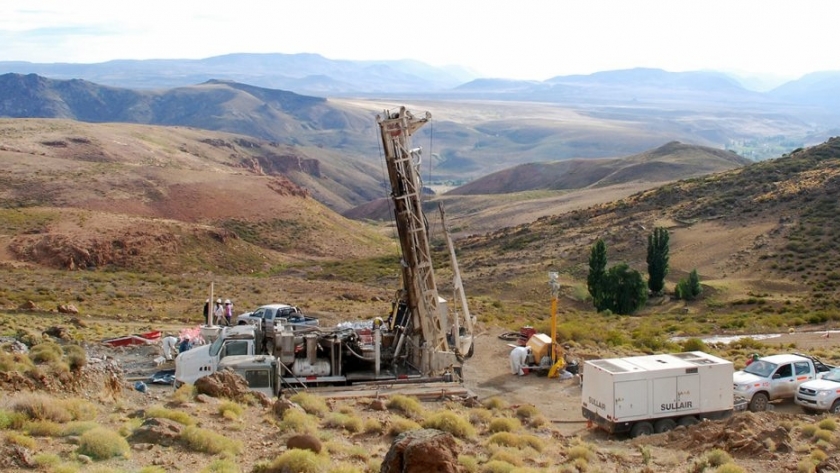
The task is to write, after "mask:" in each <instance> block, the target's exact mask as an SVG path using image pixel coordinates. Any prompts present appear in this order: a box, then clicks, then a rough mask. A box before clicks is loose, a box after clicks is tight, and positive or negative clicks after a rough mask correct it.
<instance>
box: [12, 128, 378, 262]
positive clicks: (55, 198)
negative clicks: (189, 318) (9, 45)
mask: <svg viewBox="0 0 840 473" xmlns="http://www.w3.org/2000/svg"><path fill="white" fill-rule="evenodd" d="M0 136H2V137H3V145H2V147H0V212H2V214H1V215H2V216H0V235H2V236H0V244H2V247H3V248H4V250H3V251H0V255H5V256H6V257H11V258H13V259H14V260H16V261H23V262H28V263H34V264H36V265H37V264H44V265H47V266H49V267H94V266H96V267H100V266H107V265H116V266H120V267H129V268H135V269H142V268H143V267H144V265H147V264H148V265H151V267H154V268H157V269H159V270H162V271H166V270H174V271H181V270H185V269H186V270H189V269H197V268H202V267H211V268H215V269H218V270H221V271H239V270H246V271H261V270H264V269H266V266H269V267H270V266H273V265H276V264H280V263H282V262H283V261H289V260H290V259H299V258H305V259H319V258H325V257H329V258H331V257H333V256H334V255H335V254H336V253H337V252H338V250H337V248H341V252H342V253H343V254H346V255H349V256H359V257H362V256H371V255H377V254H382V253H386V252H388V251H391V249H392V247H391V245H390V244H389V242H388V241H387V240H386V239H383V238H381V237H380V236H379V235H378V234H377V233H376V232H375V231H373V230H371V229H369V228H366V227H365V226H363V225H361V224H358V223H356V222H352V221H349V220H345V219H343V218H341V217H340V216H338V215H337V214H335V213H334V212H333V211H332V210H329V209H328V208H327V207H325V206H324V205H322V204H320V203H319V202H317V201H316V200H315V199H313V198H312V193H311V191H310V190H309V189H308V188H303V187H300V186H299V185H297V184H295V183H294V182H292V181H291V180H290V178H289V177H287V176H288V175H290V174H294V173H299V174H304V175H306V176H308V178H310V179H311V180H312V181H313V182H316V181H321V182H320V183H319V186H317V187H316V186H313V188H317V189H322V192H328V191H327V189H330V188H332V189H334V190H333V191H332V192H340V190H339V189H340V188H341V187H342V186H341V185H340V184H339V183H336V182H334V181H331V180H330V179H328V178H326V177H324V176H323V175H322V174H321V172H320V167H319V166H320V163H319V161H318V160H315V159H311V158H307V157H306V156H305V155H302V154H301V153H300V152H299V151H298V150H296V149H293V148H289V147H284V146H281V145H277V144H272V143H267V142H262V141H259V140H254V139H252V138H246V137H242V136H237V135H231V134H221V133H213V132H206V131H202V130H195V129H184V128H163V127H149V126H140V125H125V124H98V125H96V124H84V123H78V122H72V121H62V120H0ZM181 265H183V267H182V266H181ZM231 265H232V266H235V267H228V266H231Z"/></svg>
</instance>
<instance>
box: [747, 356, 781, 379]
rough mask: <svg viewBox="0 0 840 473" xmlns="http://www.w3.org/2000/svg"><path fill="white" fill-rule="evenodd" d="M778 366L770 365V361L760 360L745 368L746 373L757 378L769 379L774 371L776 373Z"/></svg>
mask: <svg viewBox="0 0 840 473" xmlns="http://www.w3.org/2000/svg"><path fill="white" fill-rule="evenodd" d="M776 366H777V365H776V364H774V363H770V362H769V361H763V360H758V361H754V362H752V363H751V364H750V366H747V367H746V368H744V373H750V374H754V375H756V376H761V377H762V378H767V377H769V376H770V375H771V374H773V372H774V371H776Z"/></svg>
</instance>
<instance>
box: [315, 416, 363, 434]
mask: <svg viewBox="0 0 840 473" xmlns="http://www.w3.org/2000/svg"><path fill="white" fill-rule="evenodd" d="M324 426H325V427H327V428H335V429H344V430H346V431H348V432H351V433H356V432H361V430H362V419H360V418H358V417H356V416H355V415H350V414H342V413H341V412H332V413H330V414H329V415H328V416H327V417H326V418H325V419H324Z"/></svg>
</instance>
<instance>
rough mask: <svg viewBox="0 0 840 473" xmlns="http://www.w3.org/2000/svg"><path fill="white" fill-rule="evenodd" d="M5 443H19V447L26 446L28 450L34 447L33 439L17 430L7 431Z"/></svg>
mask: <svg viewBox="0 0 840 473" xmlns="http://www.w3.org/2000/svg"><path fill="white" fill-rule="evenodd" d="M6 444H7V445H20V446H21V447H25V448H28V449H30V450H34V449H35V445H36V442H35V439H34V438H32V437H30V436H28V435H23V434H19V433H17V432H9V433H7V434H6Z"/></svg>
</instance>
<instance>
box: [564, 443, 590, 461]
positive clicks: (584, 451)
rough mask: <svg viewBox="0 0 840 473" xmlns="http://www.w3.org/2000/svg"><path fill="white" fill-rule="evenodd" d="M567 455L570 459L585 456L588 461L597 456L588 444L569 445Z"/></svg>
mask: <svg viewBox="0 0 840 473" xmlns="http://www.w3.org/2000/svg"><path fill="white" fill-rule="evenodd" d="M566 455H567V456H568V457H569V459H570V460H576V459H578V458H583V459H584V460H586V461H589V460H591V459H592V458H593V457H594V456H595V454H594V453H593V452H592V450H591V449H590V448H589V447H588V446H586V445H575V446H572V447H569V450H568V451H567V452H566Z"/></svg>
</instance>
